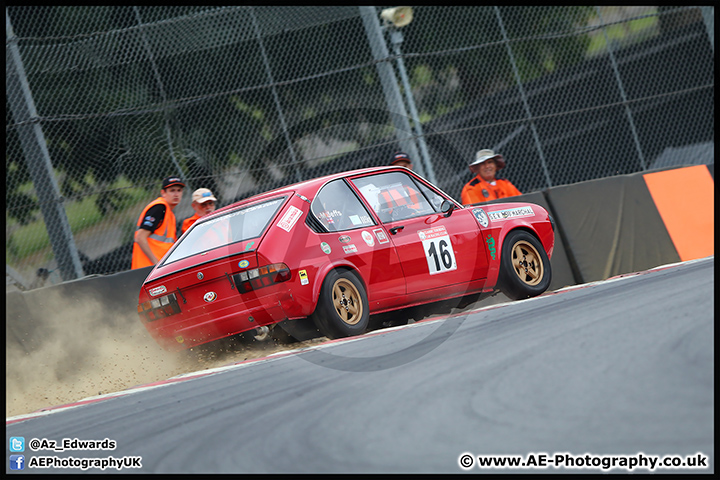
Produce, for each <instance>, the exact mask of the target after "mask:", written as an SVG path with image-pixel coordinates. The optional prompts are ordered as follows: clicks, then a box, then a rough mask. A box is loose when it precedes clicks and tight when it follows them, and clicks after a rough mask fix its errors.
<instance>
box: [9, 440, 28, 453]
mask: <svg viewBox="0 0 720 480" xmlns="http://www.w3.org/2000/svg"><path fill="white" fill-rule="evenodd" d="M10 451H11V452H24V451H25V437H10Z"/></svg>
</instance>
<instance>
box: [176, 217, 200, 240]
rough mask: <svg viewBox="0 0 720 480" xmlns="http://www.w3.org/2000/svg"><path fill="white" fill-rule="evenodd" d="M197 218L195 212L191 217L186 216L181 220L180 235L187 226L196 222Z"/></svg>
mask: <svg viewBox="0 0 720 480" xmlns="http://www.w3.org/2000/svg"><path fill="white" fill-rule="evenodd" d="M198 220H200V217H198V214H197V213H196V214H195V215H193V216H192V217H190V218H186V219H185V220H183V223H182V228H181V229H180V235H182V234H183V233H185V232H187V231H188V228H190V227H191V226H192V224H193V223H195V222H197V221H198Z"/></svg>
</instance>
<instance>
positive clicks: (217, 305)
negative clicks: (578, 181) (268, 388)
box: [138, 167, 555, 350]
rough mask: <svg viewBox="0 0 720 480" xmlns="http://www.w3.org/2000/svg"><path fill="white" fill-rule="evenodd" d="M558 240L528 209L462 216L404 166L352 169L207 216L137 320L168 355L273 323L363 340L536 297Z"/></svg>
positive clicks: (163, 265) (174, 254)
mask: <svg viewBox="0 0 720 480" xmlns="http://www.w3.org/2000/svg"><path fill="white" fill-rule="evenodd" d="M554 242H555V236H554V225H553V222H552V219H551V218H550V216H549V214H548V212H547V211H546V210H545V209H543V208H542V207H540V206H538V205H535V204H531V203H496V204H481V205H472V206H462V205H460V204H459V203H457V202H456V201H455V200H453V199H452V198H451V197H450V196H448V195H446V194H445V193H444V192H442V191H441V190H440V189H438V188H437V187H435V186H434V185H432V184H431V183H429V182H428V181H426V180H425V179H423V178H422V177H420V176H418V175H417V174H415V173H414V172H412V171H410V170H408V169H406V168H403V167H377V168H368V169H363V170H355V171H351V172H344V173H339V174H335V175H329V176H326V177H321V178H316V179H313V180H308V181H305V182H301V183H297V184H295V185H290V186H287V187H283V188H280V189H277V190H273V191H271V192H266V193H263V194H260V195H256V196H253V197H250V198H247V199H244V200H242V201H240V202H237V203H234V204H232V205H229V206H227V207H224V208H222V209H219V210H217V211H215V212H214V213H212V214H211V215H209V216H207V217H203V218H202V219H200V220H199V221H197V222H196V223H195V224H194V225H193V226H192V228H191V229H190V230H188V231H187V232H186V233H185V234H184V235H183V236H182V237H181V238H180V239H179V240H178V241H177V243H176V244H175V245H174V246H173V248H172V249H171V250H170V251H169V252H168V253H167V254H166V255H165V256H164V257H163V258H162V259H161V260H160V262H159V263H158V264H157V265H156V266H155V268H154V269H153V270H152V271H151V272H150V274H149V275H148V277H147V279H146V280H145V282H144V284H143V286H142V289H141V291H140V298H139V304H138V314H139V316H140V319H141V321H142V322H143V324H144V325H145V327H146V328H147V330H148V331H149V332H150V334H151V335H152V336H153V337H154V338H155V340H156V341H157V342H158V343H160V344H161V345H162V346H163V347H164V348H165V349H168V350H181V349H188V348H191V347H194V346H196V345H200V344H203V343H207V342H211V341H214V340H218V339H221V338H224V337H229V336H233V335H236V334H240V333H243V332H248V333H255V332H262V331H264V332H267V331H268V330H269V329H274V330H278V325H282V326H283V327H284V329H285V331H286V332H293V331H299V330H293V328H297V327H298V326H299V325H301V324H304V325H305V326H307V325H312V328H316V331H317V332H319V334H322V335H325V336H327V337H329V338H340V337H347V336H353V335H360V334H363V333H364V332H366V331H367V330H368V328H369V325H370V316H371V315H372V316H373V318H377V316H378V315H377V314H382V313H385V312H390V311H397V312H396V314H397V315H398V316H402V313H403V309H407V308H408V307H413V306H417V305H422V304H426V303H430V302H437V301H440V300H447V299H452V298H458V297H466V296H468V295H473V294H482V293H483V292H485V293H488V292H493V291H495V290H500V291H502V292H503V293H505V294H506V295H507V296H508V297H510V298H512V299H521V298H528V297H533V296H536V295H540V294H541V293H543V292H544V291H545V290H546V289H547V288H548V286H549V285H550V279H551V268H550V257H551V256H552V251H553V246H554ZM285 327H286V328H285Z"/></svg>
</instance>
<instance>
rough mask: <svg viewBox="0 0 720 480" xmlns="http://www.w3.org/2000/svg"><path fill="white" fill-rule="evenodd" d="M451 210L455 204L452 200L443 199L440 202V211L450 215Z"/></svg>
mask: <svg viewBox="0 0 720 480" xmlns="http://www.w3.org/2000/svg"><path fill="white" fill-rule="evenodd" d="M453 210H455V205H454V204H453V203H452V202H449V201H447V200H443V202H442V204H440V211H441V212H442V213H443V215H445V216H446V217H449V216H450V215H452V212H453Z"/></svg>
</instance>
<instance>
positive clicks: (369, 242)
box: [362, 230, 375, 247]
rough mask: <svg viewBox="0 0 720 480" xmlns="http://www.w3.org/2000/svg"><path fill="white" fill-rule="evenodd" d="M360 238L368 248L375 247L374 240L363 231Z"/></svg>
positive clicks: (368, 233)
mask: <svg viewBox="0 0 720 480" xmlns="http://www.w3.org/2000/svg"><path fill="white" fill-rule="evenodd" d="M362 238H363V240H365V243H367V244H368V247H372V246H374V245H375V239H374V238H373V236H372V235H371V234H370V232H366V231H365V230H363V232H362Z"/></svg>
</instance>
